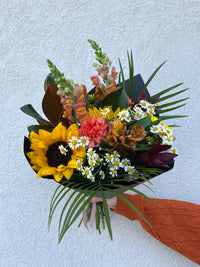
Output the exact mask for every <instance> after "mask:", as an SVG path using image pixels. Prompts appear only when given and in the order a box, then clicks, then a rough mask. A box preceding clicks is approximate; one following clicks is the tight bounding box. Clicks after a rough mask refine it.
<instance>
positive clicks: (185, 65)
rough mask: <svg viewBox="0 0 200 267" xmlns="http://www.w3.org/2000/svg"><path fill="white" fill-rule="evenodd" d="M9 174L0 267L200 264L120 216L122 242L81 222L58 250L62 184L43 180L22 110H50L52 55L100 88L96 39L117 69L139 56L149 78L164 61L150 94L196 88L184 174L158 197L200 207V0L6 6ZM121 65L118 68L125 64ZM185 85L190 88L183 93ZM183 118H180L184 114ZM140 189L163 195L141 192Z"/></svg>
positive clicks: (1, 62)
mask: <svg viewBox="0 0 200 267" xmlns="http://www.w3.org/2000/svg"><path fill="white" fill-rule="evenodd" d="M0 32H1V34H0V39H1V49H0V77H1V88H0V90H1V91H0V92H1V127H0V141H1V168H0V208H1V209H0V266H2V267H6V266H12V267H14V266H19V267H21V266H67V267H71V266H73V267H76V266H82V267H85V266H88V267H90V266H95V267H98V266H105V267H109V266H116V267H121V266H126V267H132V266H136V267H137V266H138V267H140V266H142V267H145V266H148V267H149V266H152V267H159V266H162V267H164V266H166V267H174V266H176V267H178V266H181V267H188V266H196V264H194V263H192V262H191V261H189V260H188V259H186V258H185V257H183V256H181V255H180V254H178V253H176V252H174V251H172V250H171V249H169V248H167V247H165V246H164V245H162V244H160V243H159V242H158V241H157V240H155V239H154V238H153V237H151V236H150V235H149V234H147V233H146V232H144V230H143V229H142V228H141V226H140V225H139V223H138V222H131V221H128V220H126V219H125V218H122V217H120V216H117V215H115V214H111V223H112V229H113V234H114V241H113V242H111V241H110V240H109V235H108V233H107V231H104V232H103V234H102V235H101V236H99V235H98V233H97V232H96V231H95V230H94V229H92V230H90V231H89V232H87V230H86V229H85V228H84V227H81V228H80V229H77V226H76V225H74V226H73V227H72V228H71V229H70V232H69V233H68V234H67V235H66V236H65V238H64V240H63V242H62V243H61V244H60V245H57V223H58V213H57V218H55V220H54V221H53V227H52V228H51V230H50V232H49V233H48V231H47V218H48V209H49V204H50V200H51V197H52V194H53V192H54V190H55V188H56V186H57V184H56V183H54V182H53V181H45V180H42V179H35V174H34V172H33V171H32V170H31V168H30V167H29V166H28V164H27V162H26V161H25V158H24V155H23V152H22V149H23V148H22V147H23V136H24V135H27V130H26V127H27V126H28V125H30V124H32V123H34V120H33V119H31V118H29V117H28V116H26V115H25V114H22V113H21V112H20V111H19V107H20V106H22V105H24V104H28V103H32V105H33V106H34V107H35V108H36V110H38V111H39V112H40V113H41V112H42V111H41V100H42V97H43V82H44V78H45V76H46V75H47V73H48V68H47V64H46V59H47V58H50V59H51V60H52V61H53V62H55V64H57V66H58V67H59V68H60V69H61V70H63V71H64V72H65V74H66V76H67V77H71V78H72V79H74V80H75V81H76V82H79V83H84V84H86V85H87V87H88V89H89V88H90V86H91V82H90V75H94V73H95V72H94V70H93V68H92V63H93V61H94V60H93V59H94V57H93V50H92V49H91V48H90V45H89V44H88V43H87V41H86V40H87V38H91V39H95V40H96V41H97V42H98V43H99V44H100V45H101V46H102V47H103V50H104V51H107V53H108V55H109V56H110V58H111V59H112V60H113V63H114V64H115V65H117V58H118V57H120V58H121V60H122V63H123V65H125V64H127V60H126V50H129V49H132V50H133V55H134V62H135V69H136V72H137V73H141V74H142V76H143V79H144V80H145V81H146V80H147V79H148V77H149V76H150V74H151V73H152V71H153V70H154V69H155V68H156V67H157V66H158V65H159V64H160V63H162V62H163V61H164V60H166V59H167V60H168V62H167V64H166V65H165V67H164V68H163V69H162V71H161V72H160V73H159V74H158V75H157V77H156V78H155V79H154V81H153V82H152V84H151V86H149V91H150V93H151V94H153V93H156V92H158V91H159V90H161V89H165V88H167V87H169V86H170V85H174V84H175V83H179V82H182V81H184V82H185V85H184V86H185V87H190V91H188V92H186V93H185V97H187V96H190V101H188V104H187V106H186V107H185V108H184V109H182V111H179V114H180V113H181V112H182V113H185V114H188V115H189V117H188V118H185V119H182V120H179V121H178V120H177V121H176V123H179V124H182V125H183V127H182V128H178V129H177V131H176V132H177V142H176V145H177V148H178V150H179V152H180V156H179V157H178V158H177V159H176V165H175V168H174V169H173V170H172V171H171V172H169V173H166V174H164V175H161V176H160V177H157V178H155V179H154V180H153V183H154V186H153V190H154V191H155V192H156V194H155V196H156V197H158V198H169V199H177V200H186V201H190V202H194V203H197V204H200V174H199V162H200V155H199V130H200V123H199V118H200V108H199V100H200V89H199V86H200V1H199V0H196V1H195V0H176V1H174V0H163V1H157V0H149V1H144V0H135V1H131V0H123V1H116V0H115V1H114V0H111V1H106V0H102V1H95V0H90V1H89V0H82V1H81V0H79V1H78V0H73V1H66V0H62V1H61V0H57V1H53V0H49V1H42V0H41V1H34V0H28V1H26V0H1V1H0ZM117 67H118V65H117ZM183 88H184V87H183ZM177 113H178V112H177ZM138 189H141V190H143V192H145V193H148V195H149V196H152V197H153V196H154V195H153V194H152V193H151V192H148V191H147V190H146V189H145V188H143V187H142V186H141V187H140V188H139V187H138Z"/></svg>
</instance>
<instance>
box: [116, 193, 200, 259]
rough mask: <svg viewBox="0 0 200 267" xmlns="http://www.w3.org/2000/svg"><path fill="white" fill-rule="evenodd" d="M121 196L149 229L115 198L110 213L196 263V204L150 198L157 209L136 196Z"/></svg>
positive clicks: (199, 216)
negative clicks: (126, 220) (127, 220)
mask: <svg viewBox="0 0 200 267" xmlns="http://www.w3.org/2000/svg"><path fill="white" fill-rule="evenodd" d="M122 195H123V196H124V197H126V198H127V199H128V200H129V201H130V202H131V203H132V204H133V205H134V206H135V207H136V208H137V209H138V210H139V211H140V212H141V213H142V215H143V216H144V217H145V218H146V219H147V220H148V222H149V223H150V224H151V226H149V225H148V224H147V223H146V222H145V221H144V220H143V219H142V218H141V217H140V216H139V215H138V214H137V213H136V212H135V211H134V210H133V209H132V208H131V207H129V206H128V205H127V204H126V203H125V202H124V201H122V200H121V199H120V198H118V197H117V205H116V208H115V209H114V210H112V211H113V212H115V213H117V214H120V215H123V216H125V217H126V218H128V219H130V220H138V221H139V222H140V224H141V225H142V227H143V228H144V229H145V230H146V231H147V232H148V233H150V234H151V235H152V236H153V237H155V238H156V239H158V240H159V241H160V242H162V243H163V244H165V245H166V246H168V247H170V248H172V249H174V250H176V251H177V252H179V253H181V254H182V255H184V256H185V257H187V258H189V259H190V260H192V261H194V262H196V263H198V264H200V205H196V204H193V203H189V202H184V201H177V200H168V199H153V200H155V201H156V202H157V203H158V204H160V205H161V206H162V207H158V206H157V205H155V204H154V203H152V202H151V201H149V200H147V199H146V198H143V197H141V196H140V195H129V194H122Z"/></svg>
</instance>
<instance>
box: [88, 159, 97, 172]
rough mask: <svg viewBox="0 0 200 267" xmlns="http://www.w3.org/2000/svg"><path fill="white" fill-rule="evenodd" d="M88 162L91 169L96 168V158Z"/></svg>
mask: <svg viewBox="0 0 200 267" xmlns="http://www.w3.org/2000/svg"><path fill="white" fill-rule="evenodd" d="M88 163H89V166H90V168H91V171H93V170H94V167H95V165H96V161H95V160H89V162H88Z"/></svg>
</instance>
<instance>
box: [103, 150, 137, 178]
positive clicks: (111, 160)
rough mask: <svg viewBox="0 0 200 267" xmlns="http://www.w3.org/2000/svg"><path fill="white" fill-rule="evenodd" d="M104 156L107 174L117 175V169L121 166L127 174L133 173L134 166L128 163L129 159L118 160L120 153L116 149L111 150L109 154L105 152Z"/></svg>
mask: <svg viewBox="0 0 200 267" xmlns="http://www.w3.org/2000/svg"><path fill="white" fill-rule="evenodd" d="M104 157H105V160H106V162H107V163H108V168H109V174H110V175H111V176H112V177H116V176H117V171H118V169H119V168H123V169H124V170H125V172H127V173H128V174H129V175H133V172H134V171H135V168H134V167H133V166H131V165H130V163H131V162H130V160H129V159H127V158H124V159H122V160H120V155H119V153H118V152H117V151H113V152H112V153H111V154H110V153H106V154H105V156H104Z"/></svg>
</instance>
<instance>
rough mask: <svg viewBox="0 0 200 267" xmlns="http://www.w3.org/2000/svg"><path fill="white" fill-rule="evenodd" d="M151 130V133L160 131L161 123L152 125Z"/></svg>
mask: <svg viewBox="0 0 200 267" xmlns="http://www.w3.org/2000/svg"><path fill="white" fill-rule="evenodd" d="M150 132H151V133H157V134H158V133H159V132H160V125H153V126H151V128H150Z"/></svg>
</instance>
